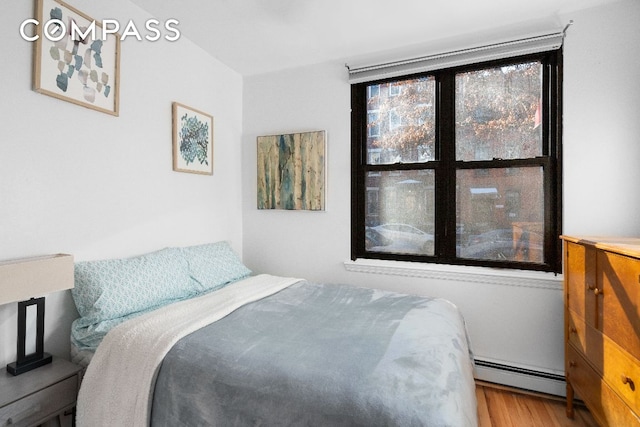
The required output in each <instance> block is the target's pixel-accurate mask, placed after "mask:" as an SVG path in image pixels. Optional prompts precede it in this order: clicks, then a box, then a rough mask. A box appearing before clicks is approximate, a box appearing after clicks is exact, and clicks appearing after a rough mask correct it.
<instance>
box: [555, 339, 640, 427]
mask: <svg viewBox="0 0 640 427" xmlns="http://www.w3.org/2000/svg"><path fill="white" fill-rule="evenodd" d="M566 361H567V366H566V371H567V381H568V382H569V383H570V384H571V386H572V387H573V388H574V389H575V391H576V394H577V395H578V396H579V397H581V398H582V400H584V402H585V403H586V404H587V407H588V408H589V410H590V411H591V414H592V415H593V417H594V418H595V419H596V420H597V421H598V423H599V424H601V425H602V426H612V427H613V426H615V427H617V426H625V427H634V426H640V418H638V416H637V415H636V414H635V413H634V412H633V411H632V410H631V408H630V407H629V406H628V405H627V404H626V403H624V401H623V400H622V399H621V398H620V397H619V396H618V395H617V394H616V393H615V392H614V391H613V390H612V389H611V388H610V387H609V386H608V385H607V384H606V383H605V382H604V381H603V380H602V379H601V377H600V375H599V374H598V373H597V372H596V371H595V370H594V369H593V368H592V367H591V366H590V365H589V364H588V363H587V361H586V360H585V359H584V358H583V357H582V355H581V354H580V353H579V352H578V351H576V349H575V348H574V347H573V345H571V344H570V345H568V346H567V355H566Z"/></svg>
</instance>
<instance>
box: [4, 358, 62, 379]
mask: <svg viewBox="0 0 640 427" xmlns="http://www.w3.org/2000/svg"><path fill="white" fill-rule="evenodd" d="M52 360H53V357H52V356H51V355H50V354H49V353H43V354H42V357H41V358H39V359H36V360H29V361H28V362H23V363H18V362H12V363H9V364H8V365H7V372H9V373H10V374H11V375H14V376H15V375H20V374H24V373H25V372H29V371H30V370H32V369H36V368H39V367H40V366H44V365H46V364H49V363H51V361H52Z"/></svg>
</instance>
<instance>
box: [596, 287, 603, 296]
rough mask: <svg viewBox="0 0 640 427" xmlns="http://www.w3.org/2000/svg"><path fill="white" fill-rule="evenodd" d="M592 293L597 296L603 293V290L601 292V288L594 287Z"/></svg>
mask: <svg viewBox="0 0 640 427" xmlns="http://www.w3.org/2000/svg"><path fill="white" fill-rule="evenodd" d="M593 293H594V294H596V296H598V295H604V292H602V289H598V288H595V289H594V290H593Z"/></svg>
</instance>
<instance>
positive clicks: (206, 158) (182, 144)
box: [172, 102, 213, 175]
mask: <svg viewBox="0 0 640 427" xmlns="http://www.w3.org/2000/svg"><path fill="white" fill-rule="evenodd" d="M172 110H173V170H174V171H177V172H190V173H199V174H203V175H212V174H213V116H211V115H209V114H207V113H204V112H202V111H198V110H196V109H194V108H191V107H187V106H186V105H183V104H180V103H178V102H174V103H173V107H172Z"/></svg>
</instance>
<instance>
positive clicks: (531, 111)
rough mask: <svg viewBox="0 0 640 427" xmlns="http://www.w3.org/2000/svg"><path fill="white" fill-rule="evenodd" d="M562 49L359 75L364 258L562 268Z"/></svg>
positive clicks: (355, 155)
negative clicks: (367, 77)
mask: <svg viewBox="0 0 640 427" xmlns="http://www.w3.org/2000/svg"><path fill="white" fill-rule="evenodd" d="M561 57H562V53H561V49H556V50H550V51H546V52H541V53H535V54H529V55H524V56H519V57H515V58H507V59H498V60H492V61H489V62H481V63H476V64H473V65H466V66H456V67H452V68H446V69H441V70H433V71H428V72H424V73H419V74H411V75H408V76H400V77H393V78H387V79H381V80H375V81H370V82H359V83H355V84H353V85H352V190H353V191H352V229H353V230H352V258H353V259H356V258H378V259H392V260H404V261H421V262H434V263H446V264H464V265H479V266H493V267H506V268H517V269H530V270H543V271H555V272H560V269H561V263H560V254H561V250H560V249H561V247H560V245H561V243H560V240H559V238H558V237H559V234H560V229H561V215H560V213H561V161H560V153H561V120H560V118H561V96H560V94H561V59H562V58H561ZM385 118H386V120H385Z"/></svg>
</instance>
